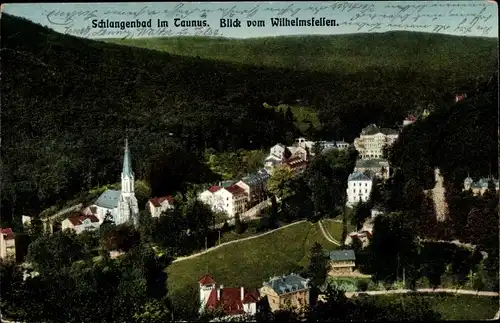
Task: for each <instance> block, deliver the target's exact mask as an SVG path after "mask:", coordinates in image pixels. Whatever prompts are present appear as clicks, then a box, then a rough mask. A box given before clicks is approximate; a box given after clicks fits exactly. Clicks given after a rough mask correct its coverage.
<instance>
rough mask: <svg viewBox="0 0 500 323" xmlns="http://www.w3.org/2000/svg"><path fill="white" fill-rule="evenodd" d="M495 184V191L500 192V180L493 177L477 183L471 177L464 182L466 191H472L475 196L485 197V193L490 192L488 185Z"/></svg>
mask: <svg viewBox="0 0 500 323" xmlns="http://www.w3.org/2000/svg"><path fill="white" fill-rule="evenodd" d="M490 183H491V184H493V186H494V187H495V191H497V192H498V191H499V187H500V186H499V180H498V179H495V178H491V177H482V178H480V179H479V180H477V181H474V180H473V179H472V178H471V177H467V178H466V179H465V180H464V188H463V190H464V191H468V190H471V191H472V193H473V194H475V195H483V194H484V192H486V191H487V190H488V185H489V184H490Z"/></svg>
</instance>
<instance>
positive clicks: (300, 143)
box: [293, 138, 315, 151]
mask: <svg viewBox="0 0 500 323" xmlns="http://www.w3.org/2000/svg"><path fill="white" fill-rule="evenodd" d="M314 144H315V142H314V141H310V140H307V139H306V138H297V139H295V142H294V144H293V146H294V147H301V148H304V149H308V150H309V151H312V148H313V147H314Z"/></svg>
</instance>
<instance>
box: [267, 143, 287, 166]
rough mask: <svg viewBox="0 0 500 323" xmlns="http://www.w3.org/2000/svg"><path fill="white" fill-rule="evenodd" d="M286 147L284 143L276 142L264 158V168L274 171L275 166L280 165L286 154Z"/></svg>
mask: <svg viewBox="0 0 500 323" xmlns="http://www.w3.org/2000/svg"><path fill="white" fill-rule="evenodd" d="M285 149H286V147H285V146H284V145H282V144H276V145H274V146H272V147H271V149H270V150H269V155H268V156H267V157H266V159H265V160H264V168H265V169H266V170H267V171H269V172H270V171H272V170H273V169H274V167H276V166H277V165H280V164H281V163H282V161H283V158H284V155H285Z"/></svg>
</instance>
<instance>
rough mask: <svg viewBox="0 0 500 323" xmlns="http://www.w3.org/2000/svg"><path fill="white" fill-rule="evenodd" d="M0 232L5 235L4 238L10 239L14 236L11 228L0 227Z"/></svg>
mask: <svg viewBox="0 0 500 323" xmlns="http://www.w3.org/2000/svg"><path fill="white" fill-rule="evenodd" d="M0 233H1V234H4V235H5V240H11V239H14V238H15V237H16V235H15V234H14V231H12V228H0Z"/></svg>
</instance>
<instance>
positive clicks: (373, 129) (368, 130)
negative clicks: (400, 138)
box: [361, 123, 398, 136]
mask: <svg viewBox="0 0 500 323" xmlns="http://www.w3.org/2000/svg"><path fill="white" fill-rule="evenodd" d="M377 133H383V134H384V135H395V134H397V133H398V132H397V130H394V129H390V128H379V127H377V125H376V124H373V123H372V124H371V125H369V126H367V127H365V128H363V130H361V134H362V135H365V136H370V135H375V134H377Z"/></svg>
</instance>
